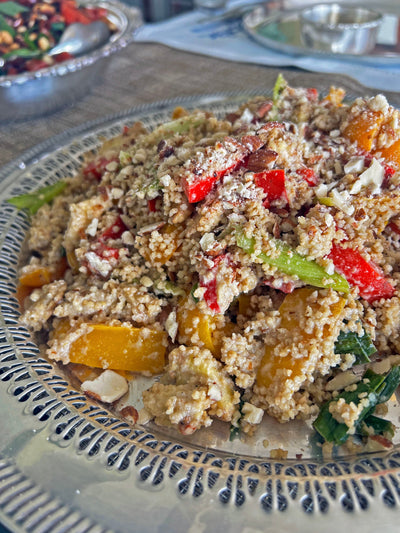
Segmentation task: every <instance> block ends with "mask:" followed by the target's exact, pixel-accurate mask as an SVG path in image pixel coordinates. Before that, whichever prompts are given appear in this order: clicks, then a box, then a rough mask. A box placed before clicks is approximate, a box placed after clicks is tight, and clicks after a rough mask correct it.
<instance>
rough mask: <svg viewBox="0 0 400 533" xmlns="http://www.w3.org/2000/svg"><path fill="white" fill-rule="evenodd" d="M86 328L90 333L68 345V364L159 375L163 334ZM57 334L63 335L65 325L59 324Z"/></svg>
mask: <svg viewBox="0 0 400 533" xmlns="http://www.w3.org/2000/svg"><path fill="white" fill-rule="evenodd" d="M88 326H89V328H90V331H88V333H85V334H83V335H81V336H80V337H78V338H77V339H76V340H75V341H73V342H72V344H71V347H70V350H69V360H70V362H71V363H79V364H82V365H87V366H90V367H94V368H109V369H111V370H127V371H130V372H149V373H150V374H159V373H160V372H162V370H163V368H164V364H165V352H166V346H167V334H166V333H165V332H164V331H159V330H156V329H151V328H145V327H143V328H134V327H129V326H128V327H125V326H109V325H107V324H89V325H88ZM59 331H60V332H65V324H63V323H62V324H61V326H60V330H59ZM55 334H56V336H57V331H56V333H55Z"/></svg>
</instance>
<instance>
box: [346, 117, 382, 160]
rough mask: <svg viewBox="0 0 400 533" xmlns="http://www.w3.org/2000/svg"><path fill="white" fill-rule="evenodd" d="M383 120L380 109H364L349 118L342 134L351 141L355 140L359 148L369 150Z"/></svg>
mask: <svg viewBox="0 0 400 533" xmlns="http://www.w3.org/2000/svg"><path fill="white" fill-rule="evenodd" d="M383 120H384V115H383V113H381V112H380V111H372V110H371V109H364V110H363V111H362V112H361V113H360V114H358V115H356V116H355V117H354V118H352V119H351V121H350V122H349V124H348V125H347V126H346V127H345V129H344V131H343V135H344V136H345V137H347V138H348V139H349V140H350V141H351V142H357V144H358V146H359V147H360V148H361V149H363V150H365V151H366V152H370V151H371V149H372V147H373V144H374V141H375V139H376V136H377V135H378V132H379V129H380V127H381V125H382V122H383Z"/></svg>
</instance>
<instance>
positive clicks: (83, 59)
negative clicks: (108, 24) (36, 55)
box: [0, 0, 143, 88]
mask: <svg viewBox="0 0 400 533" xmlns="http://www.w3.org/2000/svg"><path fill="white" fill-rule="evenodd" d="M79 4H80V5H87V6H95V7H104V8H105V9H107V11H109V12H110V14H111V15H112V16H113V21H114V22H115V23H116V25H117V27H118V30H117V32H116V33H114V34H112V35H111V37H110V39H109V40H108V41H107V43H106V44H105V45H103V46H101V47H99V48H97V49H96V50H94V51H93V52H90V53H88V54H85V55H83V56H80V57H77V58H73V59H68V60H66V61H63V62H62V63H57V64H55V65H51V66H49V67H46V68H43V69H40V70H37V71H35V72H22V73H20V74H12V75H8V76H0V88H1V87H4V88H9V87H11V86H13V85H14V86H18V85H23V84H25V83H28V82H30V81H34V80H40V79H43V78H47V77H57V76H66V75H68V74H70V73H73V72H76V71H79V70H82V69H84V68H86V67H88V66H90V65H93V64H94V63H95V62H97V61H99V60H100V59H103V58H105V57H108V56H109V55H111V54H113V53H115V52H117V51H119V50H121V49H122V48H125V47H126V46H127V45H128V44H130V43H131V42H132V41H133V40H134V34H135V32H136V30H137V29H138V28H139V27H140V26H141V25H142V24H143V18H142V14H141V11H140V10H139V9H138V8H135V7H133V6H129V5H127V4H123V3H122V2H120V1H119V0H107V1H104V0H80V1H79Z"/></svg>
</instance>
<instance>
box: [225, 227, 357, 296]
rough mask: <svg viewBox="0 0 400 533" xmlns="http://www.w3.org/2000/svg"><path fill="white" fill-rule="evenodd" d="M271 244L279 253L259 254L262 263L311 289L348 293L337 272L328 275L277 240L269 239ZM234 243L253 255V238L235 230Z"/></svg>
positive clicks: (346, 286)
mask: <svg viewBox="0 0 400 533" xmlns="http://www.w3.org/2000/svg"><path fill="white" fill-rule="evenodd" d="M271 242H272V243H273V244H274V245H275V247H276V249H277V251H278V252H279V253H278V254H276V255H274V256H270V255H268V254H266V253H264V252H261V253H260V254H259V255H258V258H259V259H261V261H263V262H264V263H266V264H268V265H271V266H274V267H276V268H277V269H278V270H279V271H280V272H282V273H283V274H287V275H288V276H296V277H298V278H299V279H301V280H302V281H304V282H305V283H307V284H308V285H312V286H313V287H320V288H325V289H326V288H332V289H335V290H337V291H342V292H345V293H348V292H349V290H350V288H349V284H348V283H347V281H346V279H345V278H344V277H343V276H341V275H340V274H338V273H337V272H334V273H333V274H328V273H327V272H326V270H325V269H324V268H323V267H322V266H320V265H319V264H318V263H316V262H315V261H311V260H309V259H307V258H306V257H304V256H302V255H300V254H298V253H297V252H295V251H294V250H293V249H292V248H290V246H288V245H287V244H285V243H284V242H282V241H280V240H279V239H274V238H273V237H271ZM236 243H237V245H238V246H239V248H242V250H244V251H245V252H246V253H248V254H250V255H251V254H252V253H254V244H255V239H254V238H253V237H250V238H249V237H246V235H245V234H244V232H243V231H242V230H241V229H237V230H236Z"/></svg>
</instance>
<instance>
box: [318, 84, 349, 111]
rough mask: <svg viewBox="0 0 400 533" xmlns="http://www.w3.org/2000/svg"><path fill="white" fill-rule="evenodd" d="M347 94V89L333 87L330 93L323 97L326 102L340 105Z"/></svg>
mask: <svg viewBox="0 0 400 533" xmlns="http://www.w3.org/2000/svg"><path fill="white" fill-rule="evenodd" d="M345 96H346V91H345V90H344V89H341V88H340V87H331V88H330V89H329V93H328V94H327V95H326V96H325V98H324V99H323V101H324V102H330V103H331V104H333V105H335V106H337V107H340V106H341V105H342V102H343V98H344V97H345Z"/></svg>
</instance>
